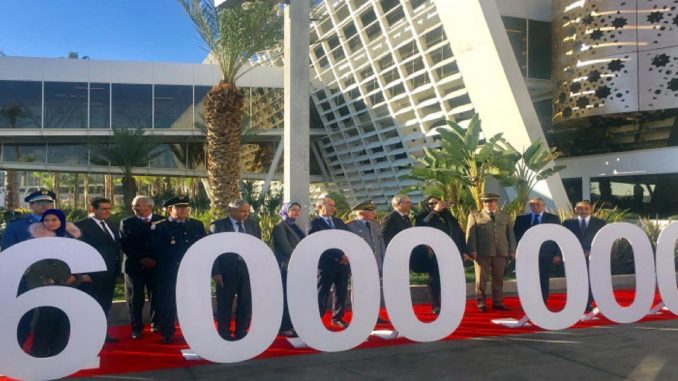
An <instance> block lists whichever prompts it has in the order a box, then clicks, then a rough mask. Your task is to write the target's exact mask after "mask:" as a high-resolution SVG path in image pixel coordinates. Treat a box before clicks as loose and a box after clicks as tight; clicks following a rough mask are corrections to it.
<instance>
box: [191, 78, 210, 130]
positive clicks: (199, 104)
mask: <svg viewBox="0 0 678 381" xmlns="http://www.w3.org/2000/svg"><path fill="white" fill-rule="evenodd" d="M210 89H212V87H210V86H195V123H196V127H200V125H204V124H205V118H204V115H205V110H204V100H205V96H206V95H207V93H208V92H209V91H210Z"/></svg>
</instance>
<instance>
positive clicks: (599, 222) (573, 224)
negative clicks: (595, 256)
mask: <svg viewBox="0 0 678 381" xmlns="http://www.w3.org/2000/svg"><path fill="white" fill-rule="evenodd" d="M563 226H564V227H566V228H567V229H568V230H569V231H571V232H572V233H574V235H575V236H577V239H578V240H579V243H581V247H582V249H584V251H591V242H593V238H594V237H595V236H596V234H597V233H598V230H600V229H601V228H602V227H603V226H605V220H603V219H600V218H596V217H593V216H591V219H589V224H588V226H587V227H586V231H585V232H583V233H582V231H581V228H580V226H579V218H568V219H567V220H565V221H563Z"/></svg>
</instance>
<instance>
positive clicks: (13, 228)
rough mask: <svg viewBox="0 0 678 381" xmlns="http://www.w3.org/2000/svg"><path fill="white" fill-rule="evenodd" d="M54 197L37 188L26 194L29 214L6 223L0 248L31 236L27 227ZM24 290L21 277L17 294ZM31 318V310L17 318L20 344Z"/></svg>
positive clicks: (38, 220) (28, 331) (23, 279)
mask: <svg viewBox="0 0 678 381" xmlns="http://www.w3.org/2000/svg"><path fill="white" fill-rule="evenodd" d="M55 199H56V194H55V193H54V192H52V191H51V190H47V189H39V190H37V191H35V192H33V193H31V194H29V195H28V196H26V198H24V201H25V202H27V203H28V207H29V209H30V210H31V214H28V215H26V216H22V217H19V218H17V219H16V220H14V221H12V222H11V223H9V224H8V225H7V229H6V230H5V234H3V235H2V250H7V248H9V247H10V246H13V245H16V244H17V243H20V242H23V241H26V240H28V239H29V238H31V233H29V232H28V227H29V226H31V224H33V223H36V222H37V223H39V222H40V219H41V218H42V214H43V213H44V212H45V211H46V210H48V209H52V208H53V207H54V200H55ZM26 291H28V285H27V284H26V278H23V277H22V278H21V282H20V283H19V290H18V294H22V293H24V292H26ZM32 319H33V312H32V311H29V312H28V313H26V314H25V315H24V316H23V317H22V318H21V320H19V327H18V328H17V331H18V333H17V339H18V340H19V344H21V345H23V344H24V342H25V341H26V339H27V338H28V334H29V333H30V330H31V320H32Z"/></svg>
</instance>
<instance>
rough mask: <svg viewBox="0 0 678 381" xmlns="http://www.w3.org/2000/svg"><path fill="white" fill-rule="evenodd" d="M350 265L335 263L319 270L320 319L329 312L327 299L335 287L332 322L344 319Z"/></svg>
mask: <svg viewBox="0 0 678 381" xmlns="http://www.w3.org/2000/svg"><path fill="white" fill-rule="evenodd" d="M350 269H351V268H350V267H349V265H341V264H339V263H333V264H329V265H326V266H324V267H319V268H318V308H319V310H320V317H321V318H322V316H323V315H324V314H325V311H326V310H327V298H328V296H329V294H330V289H331V288H332V285H334V303H333V304H334V305H333V307H332V320H340V319H343V317H344V312H345V309H344V303H346V296H347V295H348V278H349V276H350Z"/></svg>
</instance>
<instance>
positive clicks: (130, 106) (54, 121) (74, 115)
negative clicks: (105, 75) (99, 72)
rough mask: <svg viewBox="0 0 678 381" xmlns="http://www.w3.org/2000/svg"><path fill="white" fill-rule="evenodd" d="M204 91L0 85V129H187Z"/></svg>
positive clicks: (195, 117) (196, 88) (60, 84)
mask: <svg viewBox="0 0 678 381" xmlns="http://www.w3.org/2000/svg"><path fill="white" fill-rule="evenodd" d="M210 89H211V86H191V85H162V84H156V85H151V84H120V83H113V84H111V83H98V82H91V83H87V82H48V81H46V82H40V81H7V80H0V129H2V128H42V127H44V128H50V129H51V128H54V129H79V128H83V129H84V128H96V129H100V128H111V127H113V128H133V129H136V128H158V129H160V128H162V129H170V128H171V129H191V128H194V127H195V126H196V123H200V122H202V121H203V118H202V113H203V111H202V108H203V99H204V97H205V95H206V94H207V92H208V91H209V90H210ZM43 102H44V107H43ZM43 124H44V126H43Z"/></svg>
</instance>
